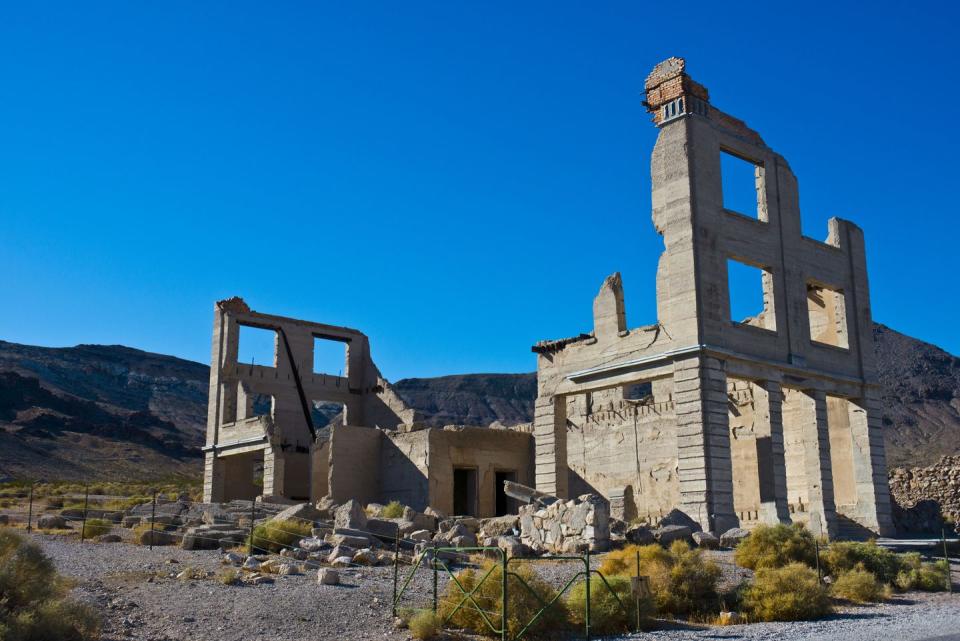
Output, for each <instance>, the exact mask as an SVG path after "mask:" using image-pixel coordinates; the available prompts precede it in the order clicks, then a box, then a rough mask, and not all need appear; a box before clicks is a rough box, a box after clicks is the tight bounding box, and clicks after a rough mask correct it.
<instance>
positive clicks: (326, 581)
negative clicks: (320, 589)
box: [317, 568, 340, 585]
mask: <svg viewBox="0 0 960 641" xmlns="http://www.w3.org/2000/svg"><path fill="white" fill-rule="evenodd" d="M317 583H319V584H320V585H340V574H339V573H338V572H337V571H336V570H334V569H332V568H320V570H319V571H318V572H317Z"/></svg>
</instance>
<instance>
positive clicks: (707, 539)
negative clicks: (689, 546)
mask: <svg viewBox="0 0 960 641" xmlns="http://www.w3.org/2000/svg"><path fill="white" fill-rule="evenodd" d="M692 536H693V541H694V543H696V544H697V545H698V546H700V547H702V548H703V549H705V550H716V549H717V548H718V547H720V539H718V538H717V537H715V536H714V535H713V534H711V533H709V532H702V531H701V532H694V533H693V535H692Z"/></svg>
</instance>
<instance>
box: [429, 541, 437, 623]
mask: <svg viewBox="0 0 960 641" xmlns="http://www.w3.org/2000/svg"><path fill="white" fill-rule="evenodd" d="M430 567H431V568H433V613H434V614H436V613H437V548H433V556H432V557H431V558H430Z"/></svg>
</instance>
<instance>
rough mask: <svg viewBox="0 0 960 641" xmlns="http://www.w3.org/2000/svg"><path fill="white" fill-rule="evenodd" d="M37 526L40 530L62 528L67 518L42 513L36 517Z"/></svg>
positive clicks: (64, 526)
mask: <svg viewBox="0 0 960 641" xmlns="http://www.w3.org/2000/svg"><path fill="white" fill-rule="evenodd" d="M37 527H38V528H40V529H41V530H62V529H64V528H66V527H67V520H66V519H65V518H63V517H62V516H57V515H56V514H44V515H43V516H41V517H40V518H39V519H37Z"/></svg>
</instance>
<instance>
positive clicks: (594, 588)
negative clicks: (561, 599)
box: [567, 575, 654, 634]
mask: <svg viewBox="0 0 960 641" xmlns="http://www.w3.org/2000/svg"><path fill="white" fill-rule="evenodd" d="M605 580H606V582H604V579H601V578H600V577H598V576H596V575H594V576H593V577H591V578H590V630H591V631H592V632H594V633H596V634H617V633H621V632H630V631H632V630H633V629H634V627H636V622H637V621H636V616H637V601H636V599H635V598H634V597H633V594H632V590H631V584H630V579H629V577H625V576H610V577H605ZM586 597H587V582H586V581H580V582H579V583H577V584H576V585H575V586H573V588H571V590H570V593H569V594H568V596H567V611H568V612H569V615H570V623H571V624H573V626H574V627H575V629H576V631H579V630H582V629H583V628H584V625H585V613H586ZM653 612H654V604H653V599H652V598H650V597H645V598H642V599H640V624H641V625H644V624H645V623H647V622H649V619H650V616H651V615H652V614H653Z"/></svg>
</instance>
